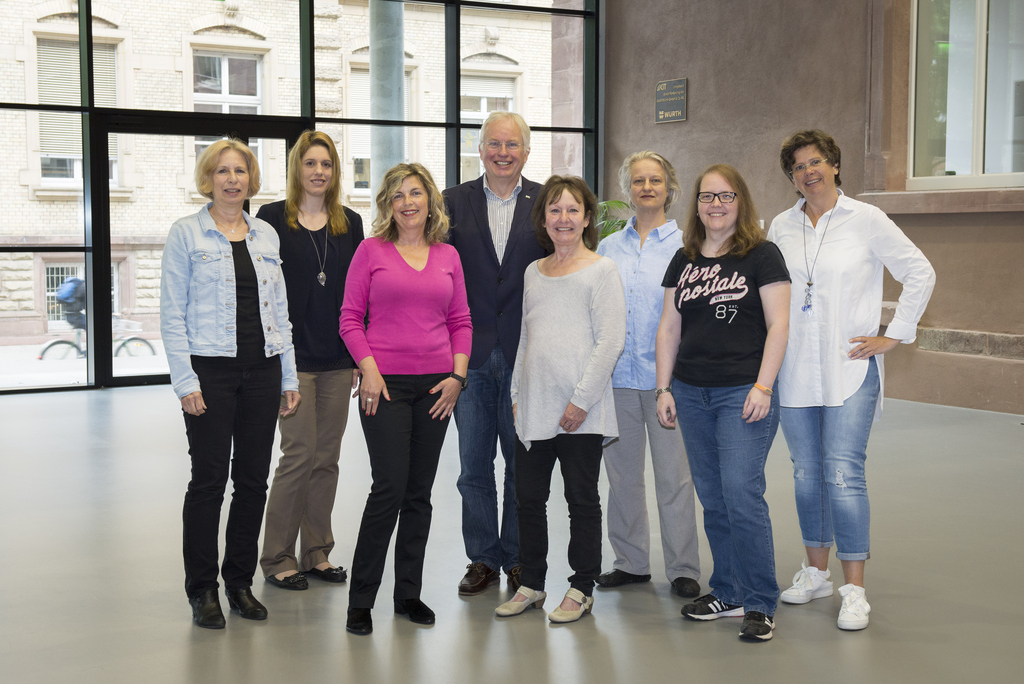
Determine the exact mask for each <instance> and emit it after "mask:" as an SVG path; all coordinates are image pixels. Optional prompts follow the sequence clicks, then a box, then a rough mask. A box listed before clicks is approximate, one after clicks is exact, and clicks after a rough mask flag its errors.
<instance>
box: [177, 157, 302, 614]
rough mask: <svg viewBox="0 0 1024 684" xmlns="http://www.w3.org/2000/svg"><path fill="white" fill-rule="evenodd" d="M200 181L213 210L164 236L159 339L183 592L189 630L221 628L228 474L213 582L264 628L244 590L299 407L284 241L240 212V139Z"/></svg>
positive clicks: (251, 161) (251, 180)
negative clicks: (171, 414)
mask: <svg viewBox="0 0 1024 684" xmlns="http://www.w3.org/2000/svg"><path fill="white" fill-rule="evenodd" d="M195 179H196V188H197V189H198V190H199V192H201V193H202V194H203V195H205V196H206V197H209V198H210V199H211V200H212V201H211V202H210V203H209V204H207V205H206V206H205V207H203V208H202V209H201V210H199V212H198V213H196V214H193V215H191V216H186V217H185V218H182V219H179V220H178V221H175V223H174V225H173V226H171V230H170V232H168V234H167V242H166V244H165V245H164V253H163V261H162V266H161V269H162V274H161V281H160V332H161V335H162V337H163V343H164V348H165V349H166V351H167V361H168V366H169V367H170V371H171V383H172V385H173V386H174V391H175V394H177V396H178V399H179V400H180V401H181V409H182V413H183V415H184V418H185V434H186V435H187V436H188V445H189V455H190V456H191V458H192V479H191V481H190V482H189V484H188V491H187V492H186V493H185V506H184V511H183V515H182V518H183V523H184V543H183V552H184V557H185V593H186V595H187V596H188V599H189V605H190V606H191V607H192V619H193V620H194V621H195V622H196V624H198V625H199V626H200V627H206V628H209V629H222V628H223V627H224V626H225V620H224V614H223V612H222V611H221V608H220V599H219V594H218V587H219V584H218V582H217V574H218V567H217V566H218V540H217V534H218V530H219V528H220V512H221V507H222V505H223V502H224V490H225V487H226V486H227V481H228V475H229V474H230V476H231V480H232V484H233V491H232V493H231V510H230V513H229V514H228V523H227V532H226V534H225V539H224V561H223V565H222V566H221V568H220V574H221V576H222V577H223V578H224V585H225V590H226V593H227V597H228V603H229V604H230V606H231V608H232V610H235V611H236V612H238V613H239V614H240V615H241V616H242V617H243V618H246V619H250V620H264V619H266V617H267V609H266V608H265V607H264V606H263V605H262V604H261V603H260V602H259V601H257V600H256V598H255V597H253V595H252V591H251V589H250V587H251V586H252V577H253V574H254V573H255V572H256V561H257V551H258V548H257V541H258V539H259V535H260V524H261V522H262V520H263V507H264V504H265V503H266V500H267V477H268V475H269V472H270V460H271V450H272V449H273V444H274V432H275V430H276V427H277V416H278V413H279V412H280V414H281V415H288V414H290V413H292V412H293V411H294V410H295V408H296V406H298V403H299V393H298V389H299V381H298V377H297V375H296V373H295V352H294V349H293V348H292V337H291V324H290V323H289V322H288V299H287V297H286V295H285V285H284V277H283V276H282V274H281V256H280V252H279V249H278V248H279V245H280V242H279V239H278V236H277V233H276V232H274V229H273V228H272V227H271V226H270V225H269V224H267V223H266V222H264V221H261V220H260V219H254V218H252V217H250V216H249V215H248V214H247V213H245V212H244V211H243V209H242V207H243V205H244V203H245V200H247V199H248V198H250V197H252V196H253V195H254V194H256V192H257V191H258V190H259V188H260V171H259V166H258V165H257V163H256V157H255V155H253V153H252V150H250V149H249V148H248V147H246V146H245V144H243V143H241V142H239V141H237V140H218V141H217V142H215V143H213V144H212V145H210V146H209V147H208V148H207V149H206V150H205V151H204V152H203V153H202V155H200V157H199V159H198V160H196V174H195ZM282 394H283V395H284V397H285V399H284V401H283V402H282V401H281V395H282ZM279 409H280V410H279Z"/></svg>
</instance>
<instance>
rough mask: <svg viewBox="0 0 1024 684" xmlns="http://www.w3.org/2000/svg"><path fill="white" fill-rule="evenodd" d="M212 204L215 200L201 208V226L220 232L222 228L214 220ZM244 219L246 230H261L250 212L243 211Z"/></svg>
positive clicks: (206, 229)
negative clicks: (211, 212)
mask: <svg viewBox="0 0 1024 684" xmlns="http://www.w3.org/2000/svg"><path fill="white" fill-rule="evenodd" d="M212 206H213V202H208V203H207V204H206V206H205V207H203V208H202V209H200V210H199V226H200V227H201V228H202V229H203V230H204V231H205V232H207V233H219V232H220V229H219V228H217V222H216V221H214V220H213V215H212V214H210V207H212ZM242 219H243V220H244V221H245V225H246V232H249V231H252V232H253V233H258V232H259V226H258V225H256V224H255V223H253V222H252V217H251V216H249V214H248V212H245V211H243V212H242Z"/></svg>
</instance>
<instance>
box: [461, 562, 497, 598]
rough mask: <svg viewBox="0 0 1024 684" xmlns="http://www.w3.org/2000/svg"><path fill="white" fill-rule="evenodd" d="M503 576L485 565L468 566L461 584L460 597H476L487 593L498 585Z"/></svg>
mask: <svg viewBox="0 0 1024 684" xmlns="http://www.w3.org/2000/svg"><path fill="white" fill-rule="evenodd" d="M500 580H501V574H500V573H498V572H497V571H495V570H491V569H490V568H489V567H487V566H486V565H485V564H484V563H470V564H469V565H467V566H466V576H465V577H463V578H462V581H461V582H459V596H476V595H477V594H482V593H484V592H485V591H487V587H489V586H491V585H492V584H497V583H498V582H499V581H500Z"/></svg>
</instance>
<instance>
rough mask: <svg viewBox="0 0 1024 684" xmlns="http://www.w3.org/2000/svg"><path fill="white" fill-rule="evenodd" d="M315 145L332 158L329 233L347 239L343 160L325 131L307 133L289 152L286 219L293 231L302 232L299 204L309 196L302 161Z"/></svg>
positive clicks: (327, 202)
mask: <svg viewBox="0 0 1024 684" xmlns="http://www.w3.org/2000/svg"><path fill="white" fill-rule="evenodd" d="M314 145H319V146H320V147H323V148H324V149H326V150H327V154H328V155H329V156H330V158H331V182H330V183H328V184H327V192H325V193H324V211H326V212H327V232H329V233H330V234H331V235H344V234H345V233H347V232H348V218H347V217H346V216H345V208H344V207H343V206H342V205H341V159H340V158H339V157H338V148H336V147H335V146H334V141H333V140H331V136H329V135H327V134H326V133H324V132H322V131H303V132H302V135H300V136H299V139H298V140H296V141H295V145H294V146H293V147H292V149H291V151H290V152H288V192H287V195H286V199H285V201H284V218H285V220H286V221H287V222H288V227H289V228H290V229H292V230H298V229H299V203H300V202H301V201H302V199H303V195H304V194H305V191H304V190H303V189H302V159H303V157H305V156H306V153H307V152H309V148H311V147H313V146H314Z"/></svg>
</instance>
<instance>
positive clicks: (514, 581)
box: [505, 565, 523, 592]
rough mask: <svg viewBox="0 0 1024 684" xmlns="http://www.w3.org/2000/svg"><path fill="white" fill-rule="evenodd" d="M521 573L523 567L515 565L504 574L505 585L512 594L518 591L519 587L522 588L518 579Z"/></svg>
mask: <svg viewBox="0 0 1024 684" xmlns="http://www.w3.org/2000/svg"><path fill="white" fill-rule="evenodd" d="M522 572H523V566H521V565H517V566H515V567H514V568H512V569H510V570H509V571H508V572H506V573H505V583H506V584H507V585H508V588H509V589H510V590H512V591H513V592H516V591H519V587H521V586H523V581H522V580H521V579H520V578H519V575H520V574H521V573H522Z"/></svg>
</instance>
